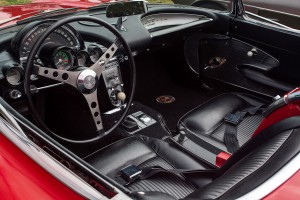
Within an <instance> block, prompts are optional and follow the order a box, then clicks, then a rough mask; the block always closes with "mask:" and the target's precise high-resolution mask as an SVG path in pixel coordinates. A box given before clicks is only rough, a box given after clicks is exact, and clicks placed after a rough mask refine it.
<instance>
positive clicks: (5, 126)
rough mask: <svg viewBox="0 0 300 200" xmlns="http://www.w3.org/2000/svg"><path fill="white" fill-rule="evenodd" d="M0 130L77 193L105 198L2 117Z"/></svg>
mask: <svg viewBox="0 0 300 200" xmlns="http://www.w3.org/2000/svg"><path fill="white" fill-rule="evenodd" d="M0 132H1V133H2V134H3V135H4V136H5V137H7V138H8V139H9V140H10V141H11V142H13V143H14V144H15V145H16V146H17V147H18V148H19V149H20V150H21V151H23V152H24V153H25V154H26V155H27V156H29V157H30V158H31V159H32V160H34V161H35V162H36V163H37V164H39V165H40V166H41V167H42V168H43V169H45V170H46V171H47V172H49V173H50V174H51V175H53V176H54V177H55V178H57V179H58V180H59V181H61V182H62V183H63V184H65V185H66V186H67V187H69V188H70V189H71V190H73V191H74V192H76V193H77V194H79V195H81V196H83V197H85V198H87V199H91V200H94V199H95V200H96V199H97V200H107V198H106V197H105V196H103V195H102V194H101V193H99V192H98V191H97V190H96V189H94V188H93V187H92V186H90V185H89V184H87V183H86V182H85V181H84V180H82V179H81V178H80V177H79V176H77V175H76V174H74V173H73V172H72V171H70V170H69V169H68V168H66V167H65V166H63V165H62V164H61V163H59V162H58V161H56V160H55V159H54V158H52V157H51V156H50V155H49V154H47V153H46V152H45V151H44V150H42V149H41V148H40V147H39V146H37V145H36V144H35V143H33V142H32V141H31V140H29V139H28V138H27V137H24V135H23V134H21V133H20V132H19V131H17V130H16V129H15V128H13V127H12V126H11V125H10V124H9V123H8V122H6V121H5V120H4V119H3V118H2V117H1V118H0Z"/></svg>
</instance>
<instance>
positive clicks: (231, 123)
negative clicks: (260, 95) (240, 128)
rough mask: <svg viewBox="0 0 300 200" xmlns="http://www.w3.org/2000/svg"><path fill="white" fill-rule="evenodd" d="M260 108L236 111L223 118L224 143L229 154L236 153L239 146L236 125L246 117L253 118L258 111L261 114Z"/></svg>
mask: <svg viewBox="0 0 300 200" xmlns="http://www.w3.org/2000/svg"><path fill="white" fill-rule="evenodd" d="M262 106H264V105H261V106H256V107H253V106H251V107H248V108H246V109H244V110H242V111H237V112H236V113H235V114H232V113H229V114H228V115H226V116H225V118H224V121H225V122H227V123H226V127H225V133H224V143H225V145H226V147H227V150H228V152H229V153H231V154H233V153H234V152H236V151H237V150H238V149H239V147H240V145H239V141H238V139H237V125H238V124H239V123H240V122H241V121H243V119H244V117H246V116H253V115H255V114H257V113H258V112H259V111H260V112H262V111H263V109H262Z"/></svg>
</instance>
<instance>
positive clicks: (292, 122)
mask: <svg viewBox="0 0 300 200" xmlns="http://www.w3.org/2000/svg"><path fill="white" fill-rule="evenodd" d="M297 124H298V127H300V117H299V116H297V117H292V118H288V119H285V120H282V121H280V122H278V123H276V124H274V125H272V126H270V127H269V128H267V129H265V130H264V131H263V132H262V133H261V134H258V135H257V136H256V137H255V138H253V139H251V140H250V141H249V142H247V143H246V144H245V145H244V146H242V147H241V148H240V149H239V150H238V151H237V152H236V153H235V154H234V155H232V156H231V157H230V159H229V160H228V161H227V162H226V164H225V165H224V166H222V167H221V168H220V170H219V171H218V174H217V177H216V178H215V179H214V181H212V182H211V183H210V184H208V185H206V186H205V187H203V188H200V189H199V190H198V191H196V192H193V193H192V194H191V195H189V196H188V197H187V198H186V199H215V198H220V199H236V198H238V197H240V196H242V195H243V194H246V193H247V192H250V191H251V190H253V189H254V188H256V187H257V186H259V185H260V184H262V183H263V182H264V181H266V180H267V179H268V178H270V177H271V176H272V175H273V174H275V173H276V172H277V171H278V170H279V169H280V168H281V167H283V166H284V165H285V164H286V163H287V162H289V161H290V160H291V159H292V158H293V157H294V156H295V155H296V154H298V153H299V152H300V129H294V128H295V127H297ZM288 127H294V128H288ZM237 188H238V189H237Z"/></svg>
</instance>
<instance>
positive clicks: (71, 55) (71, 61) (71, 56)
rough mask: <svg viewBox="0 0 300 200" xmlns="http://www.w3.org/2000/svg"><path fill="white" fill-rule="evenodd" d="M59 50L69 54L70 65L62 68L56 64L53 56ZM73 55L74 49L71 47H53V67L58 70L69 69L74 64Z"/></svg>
mask: <svg viewBox="0 0 300 200" xmlns="http://www.w3.org/2000/svg"><path fill="white" fill-rule="evenodd" d="M60 51H63V52H65V53H67V54H69V58H70V65H69V66H67V67H66V68H64V69H61V68H59V66H58V65H57V63H56V58H55V57H56V55H57V54H58V53H59V52H60ZM74 55H75V53H74V51H73V50H72V49H71V48H69V47H65V46H62V47H59V48H57V49H55V50H54V51H53V53H52V56H51V62H52V66H53V67H55V68H56V69H59V70H69V69H71V68H72V67H73V66H74V64H75V58H74Z"/></svg>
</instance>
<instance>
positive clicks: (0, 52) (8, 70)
mask: <svg viewBox="0 0 300 200" xmlns="http://www.w3.org/2000/svg"><path fill="white" fill-rule="evenodd" d="M148 9H149V10H148V12H147V13H146V14H143V15H135V16H128V17H125V18H123V25H124V27H125V30H123V31H121V34H122V35H123V36H124V38H125V39H126V41H127V42H128V44H129V45H130V47H131V49H132V51H133V53H134V55H136V54H138V53H140V52H143V51H146V49H148V48H149V47H150V46H151V42H152V41H153V40H155V38H157V37H164V36H166V35H168V34H172V33H177V32H180V31H181V30H184V29H189V28H197V29H199V28H203V27H206V26H207V25H209V24H212V23H213V22H214V21H215V19H216V18H217V15H216V13H213V12H211V11H207V10H200V9H198V8H193V7H189V6H186V7H183V6H178V5H169V6H167V5H149V6H148ZM74 15H89V16H92V17H96V18H100V19H102V20H105V21H106V22H108V23H110V24H112V25H114V24H116V23H117V19H116V18H106V14H105V7H102V8H95V9H90V10H86V11H81V12H78V13H75V14H74ZM57 19H59V17H57ZM57 19H51V20H49V19H47V18H45V19H39V20H35V21H32V22H22V21H21V22H20V23H19V24H18V25H16V26H11V27H8V28H6V29H3V30H0V89H1V93H2V96H3V97H4V98H5V99H6V100H8V101H11V102H15V101H18V100H21V99H24V97H23V95H24V89H23V85H22V81H23V76H24V69H25V67H26V60H27V56H28V54H29V53H30V50H31V48H32V47H33V45H34V43H35V41H36V40H37V38H38V37H39V36H40V35H41V34H42V33H43V32H44V31H45V30H46V29H47V27H49V26H50V25H51V24H52V23H53V22H54V21H55V20H57ZM114 39H115V37H114V36H113V35H112V34H111V33H110V32H109V31H108V30H106V29H104V28H103V27H101V26H100V25H98V24H94V23H91V22H82V21H80V22H73V23H70V24H68V25H64V26H62V27H60V28H58V29H56V30H55V31H54V32H53V33H52V34H51V35H50V36H49V37H48V38H47V39H46V41H45V42H44V44H43V46H42V47H41V49H40V51H39V54H38V55H36V59H35V61H34V64H35V65H40V66H46V67H50V68H56V69H62V70H80V69H82V68H84V67H89V66H90V65H92V64H93V63H94V62H95V61H96V60H98V58H99V57H100V56H101V55H102V54H103V52H105V50H106V48H107V47H108V45H110V44H111V43H112V42H113V41H114ZM122 65H124V66H126V55H123V54H122V50H121V51H120V52H119V53H118V54H117V56H115V57H114V58H113V59H112V60H111V61H110V63H109V64H108V65H107V67H106V69H105V71H104V73H103V79H104V83H105V86H106V88H107V92H108V93H107V94H108V97H109V99H110V101H111V104H112V105H113V106H115V107H118V106H120V102H118V101H117V100H116V99H115V98H114V97H113V95H114V91H123V90H124V85H126V81H125V80H126V79H125V78H124V77H123V76H124V75H123V72H122V67H121V68H120V66H122ZM124 74H126V73H124ZM122 75H123V76H122ZM123 79H124V80H123ZM31 81H32V82H33V83H32V84H33V88H32V92H38V90H39V88H44V87H47V86H48V85H49V84H50V85H51V84H52V85H55V83H47V84H48V85H47V84H46V85H45V83H40V82H42V81H40V80H39V77H38V76H37V75H32V77H31ZM125 87H126V86H125Z"/></svg>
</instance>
